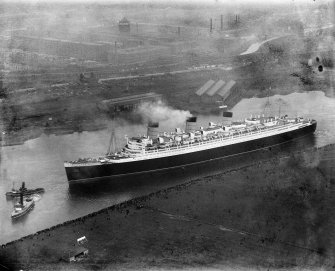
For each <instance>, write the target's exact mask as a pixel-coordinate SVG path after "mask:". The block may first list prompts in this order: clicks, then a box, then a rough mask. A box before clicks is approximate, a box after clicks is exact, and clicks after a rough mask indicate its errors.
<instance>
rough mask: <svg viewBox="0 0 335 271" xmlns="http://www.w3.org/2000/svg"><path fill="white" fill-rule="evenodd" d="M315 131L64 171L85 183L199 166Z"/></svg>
mask: <svg viewBox="0 0 335 271" xmlns="http://www.w3.org/2000/svg"><path fill="white" fill-rule="evenodd" d="M315 129H316V121H313V123H312V124H311V125H309V126H305V127H303V128H300V129H297V130H294V131H289V132H285V133H281V134H277V135H273V136H269V137H263V138H259V139H254V140H249V141H246V142H241V143H236V144H232V145H226V146H222V147H217V148H212V149H206V150H202V151H197V152H192V153H184V154H179V155H174V156H168V157H160V158H155V159H147V160H140V161H131V162H124V163H114V164H113V163H110V164H101V165H93V166H89V165H87V166H86V165H85V166H71V167H65V170H66V175H67V178H68V180H69V181H85V180H94V179H100V178H106V177H113V176H123V175H130V174H137V173H145V172H153V171H158V170H165V169H173V168H178V167H185V166H188V165H196V164H198V163H204V162H207V161H211V160H216V159H221V158H229V157H233V156H236V155H241V154H244V153H245V154H247V153H249V152H252V151H255V150H259V149H263V148H269V147H271V146H275V145H278V144H282V143H285V142H288V141H291V140H294V139H297V138H300V137H303V136H306V135H308V134H312V133H314V131H315Z"/></svg>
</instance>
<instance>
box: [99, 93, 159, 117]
mask: <svg viewBox="0 0 335 271" xmlns="http://www.w3.org/2000/svg"><path fill="white" fill-rule="evenodd" d="M161 99H162V95H161V94H157V93H154V92H148V93H144V94H138V95H131V96H124V97H119V98H114V99H109V100H103V101H102V102H101V103H99V104H98V108H99V109H101V110H103V111H108V112H113V113H116V112H123V111H125V112H127V111H128V112H129V111H132V110H134V109H135V108H137V107H138V106H139V105H140V104H141V103H143V102H154V101H158V100H161Z"/></svg>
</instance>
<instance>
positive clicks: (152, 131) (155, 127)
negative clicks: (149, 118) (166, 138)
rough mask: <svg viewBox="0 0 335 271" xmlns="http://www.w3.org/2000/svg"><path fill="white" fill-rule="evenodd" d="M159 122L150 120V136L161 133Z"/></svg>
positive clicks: (148, 133)
mask: <svg viewBox="0 0 335 271" xmlns="http://www.w3.org/2000/svg"><path fill="white" fill-rule="evenodd" d="M158 129H159V123H158V122H149V123H148V131H147V136H148V137H150V138H156V137H157V136H158V135H159V131H158Z"/></svg>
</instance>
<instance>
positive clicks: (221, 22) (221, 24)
mask: <svg viewBox="0 0 335 271" xmlns="http://www.w3.org/2000/svg"><path fill="white" fill-rule="evenodd" d="M222 30H223V15H222V14H221V31H222Z"/></svg>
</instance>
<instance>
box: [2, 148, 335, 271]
mask: <svg viewBox="0 0 335 271" xmlns="http://www.w3.org/2000/svg"><path fill="white" fill-rule="evenodd" d="M334 158H335V148H334V146H326V147H324V148H320V149H311V150H308V151H305V152H302V153H299V154H295V155H292V156H290V155H288V156H280V157H273V158H271V159H269V160H268V161H266V162H265V161H264V162H258V163H255V164H252V165H249V166H246V167H242V168H240V169H238V170H236V169H235V170H230V171H227V172H225V173H221V174H217V175H215V176H212V177H206V178H201V179H198V180H194V181H189V182H187V183H185V184H182V185H178V186H175V187H173V188H169V189H165V190H162V191H159V192H156V193H152V194H150V195H149V196H145V197H141V198H137V199H134V200H131V201H128V202H125V203H122V204H119V205H115V206H112V207H110V208H107V209H103V210H101V211H99V212H97V213H94V214H90V215H88V216H86V217H83V218H79V219H76V220H74V221H69V222H66V223H64V224H63V225H58V226H55V227H52V228H51V229H50V230H45V231H42V232H39V233H37V234H35V235H31V236H28V237H26V238H23V239H21V240H19V241H16V242H11V243H8V244H7V245H4V246H3V247H2V248H1V249H0V257H1V259H2V262H3V264H5V265H6V266H8V267H10V268H20V269H24V270H27V269H28V270H49V269H54V270H92V269H96V270H98V269H101V270H104V269H105V270H109V269H122V270H124V269H132V270H139V269H167V268H169V269H171V268H174V269H181V268H194V269H198V268H203V267H206V268H214V269H226V268H232V269H233V268H238V269H244V268H245V269H249V268H253V269H256V268H257V269H272V268H286V269H296V268H299V269H304V268H305V269H317V268H331V267H332V266H333V265H334V256H333V255H334V244H333V241H332V240H333V239H334V238H333V237H334V234H335V231H334V225H335V224H334V219H333V217H334V211H333V208H332V206H334V204H335V200H334V196H333V191H335V188H334V185H335V180H334V177H333V175H332V173H333V167H332V164H331V163H329V161H331V160H332V159H334ZM327 161H328V162H327ZM84 235H85V236H86V238H87V239H88V243H86V244H85V247H87V248H88V249H89V255H88V257H87V258H86V259H84V260H83V261H80V262H76V263H71V264H69V263H65V262H63V261H60V259H61V258H62V257H64V253H66V252H67V251H68V250H70V249H73V248H74V247H75V246H76V245H75V243H76V239H77V238H79V237H81V236H84Z"/></svg>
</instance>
